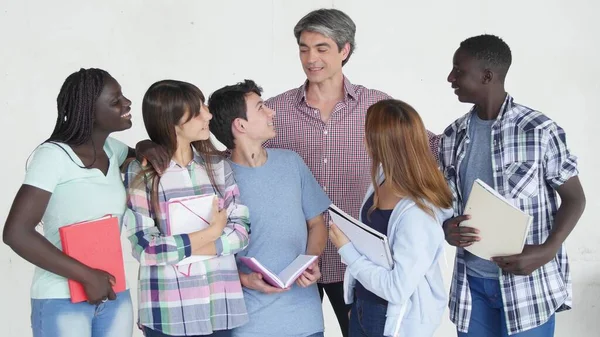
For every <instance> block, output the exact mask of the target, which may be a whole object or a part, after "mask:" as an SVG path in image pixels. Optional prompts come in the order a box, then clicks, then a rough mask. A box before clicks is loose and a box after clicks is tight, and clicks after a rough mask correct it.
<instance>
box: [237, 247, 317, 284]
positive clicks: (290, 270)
mask: <svg viewBox="0 0 600 337" xmlns="http://www.w3.org/2000/svg"><path fill="white" fill-rule="evenodd" d="M316 260H317V256H315V255H298V257H297V258H296V259H295V260H294V261H292V263H290V264H289V265H288V266H287V267H285V269H284V270H282V271H281V272H280V273H279V274H275V273H274V272H272V271H271V270H269V269H268V268H267V267H265V266H263V265H262V264H261V263H260V262H259V261H258V260H257V259H255V258H253V257H245V256H244V257H240V261H242V262H243V263H244V264H245V265H247V266H248V268H250V269H251V270H252V271H254V272H256V273H259V274H261V275H262V276H263V280H265V282H267V283H269V284H270V285H272V286H274V287H276V288H281V289H285V288H288V287H289V286H291V285H292V284H293V283H294V282H296V280H297V279H298V277H300V275H302V273H303V272H304V271H305V270H306V269H307V268H308V267H309V266H310V265H311V264H313V263H314V262H315V261H316Z"/></svg>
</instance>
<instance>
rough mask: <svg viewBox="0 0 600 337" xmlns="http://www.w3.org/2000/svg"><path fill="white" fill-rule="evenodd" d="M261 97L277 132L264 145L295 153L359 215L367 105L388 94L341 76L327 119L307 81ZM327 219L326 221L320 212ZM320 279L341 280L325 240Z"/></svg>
mask: <svg viewBox="0 0 600 337" xmlns="http://www.w3.org/2000/svg"><path fill="white" fill-rule="evenodd" d="M307 83H308V82H305V83H304V84H303V85H302V86H300V87H299V88H296V89H292V90H289V91H286V92H284V93H282V94H280V95H278V96H275V97H272V98H270V99H268V100H267V101H266V104H267V106H269V108H271V109H274V110H275V112H276V114H275V118H274V124H275V127H276V129H277V136H276V137H275V138H273V139H270V140H269V141H267V142H266V143H265V146H266V147H270V148H282V149H288V150H292V151H295V152H296V153H298V154H299V155H300V157H302V159H303V160H304V162H305V163H306V165H307V166H308V167H309V168H310V170H311V171H312V173H313V175H314V176H315V178H316V179H317V181H318V182H319V184H320V185H321V186H322V187H323V190H324V191H325V193H327V196H328V197H329V199H331V201H332V202H333V203H334V204H336V205H337V206H338V207H340V208H341V209H342V210H343V211H344V212H347V213H348V214H350V215H352V216H353V217H355V218H356V219H358V215H359V212H360V206H361V204H362V200H363V198H364V196H365V193H366V192H367V187H368V186H369V184H370V182H371V180H370V170H371V161H370V159H369V156H368V155H367V152H366V149H365V147H364V143H363V142H364V140H363V139H364V135H365V116H366V113H367V109H368V108H369V107H370V106H371V105H373V104H375V103H377V102H379V101H381V100H384V99H389V98H391V97H390V96H389V95H387V94H385V93H383V92H381V91H377V90H373V89H367V88H365V87H363V86H361V85H354V84H352V83H350V81H349V80H348V79H347V78H346V77H344V92H345V95H344V99H343V100H342V101H340V102H338V103H337V104H336V105H335V107H334V108H333V111H332V113H331V117H330V118H329V120H328V121H327V123H325V122H323V121H322V120H321V114H320V112H319V110H318V109H316V108H313V107H311V106H310V105H308V103H307V102H306V85H307ZM428 133H429V137H430V146H431V148H432V149H435V150H436V151H434V153H437V148H438V138H437V137H436V136H435V135H434V134H432V133H430V132H428ZM325 216H326V219H325V220H326V223H327V224H328V223H329V219H328V214H327V213H325ZM319 264H320V265H319V267H320V269H321V273H322V275H323V276H322V278H321V280H319V282H321V283H333V282H342V281H343V279H344V271H345V265H343V264H342V262H341V260H340V256H339V254H338V253H337V249H336V248H335V246H334V245H333V244H332V243H331V241H329V240H328V241H327V245H326V247H325V251H324V252H323V254H322V255H321V259H320V261H319Z"/></svg>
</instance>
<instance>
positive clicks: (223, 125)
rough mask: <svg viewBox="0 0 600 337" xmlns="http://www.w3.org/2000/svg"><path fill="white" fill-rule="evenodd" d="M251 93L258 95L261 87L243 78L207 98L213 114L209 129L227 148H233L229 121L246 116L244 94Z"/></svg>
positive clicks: (245, 117)
mask: <svg viewBox="0 0 600 337" xmlns="http://www.w3.org/2000/svg"><path fill="white" fill-rule="evenodd" d="M251 93H255V94H257V95H258V96H260V95H261V93H262V88H261V87H259V86H258V85H257V84H256V83H254V81H252V80H244V82H239V83H237V84H234V85H228V86H225V87H223V88H221V89H219V90H217V91H215V92H213V93H212V95H210V97H209V98H208V108H209V110H210V113H211V114H212V115H213V118H212V119H211V120H210V131H211V132H212V133H213V135H215V137H216V138H217V139H218V140H219V141H220V142H221V143H223V145H225V146H226V147H227V148H228V149H233V148H235V143H234V138H233V132H232V131H231V123H233V121H234V120H235V119H236V118H243V119H247V118H248V117H247V115H246V96H247V95H248V94H251Z"/></svg>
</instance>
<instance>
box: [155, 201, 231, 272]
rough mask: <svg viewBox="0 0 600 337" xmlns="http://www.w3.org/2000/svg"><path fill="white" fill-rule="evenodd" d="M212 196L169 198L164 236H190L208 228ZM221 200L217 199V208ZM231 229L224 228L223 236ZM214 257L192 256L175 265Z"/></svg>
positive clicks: (210, 217)
mask: <svg viewBox="0 0 600 337" xmlns="http://www.w3.org/2000/svg"><path fill="white" fill-rule="evenodd" d="M214 198H217V196H216V195H215V194H214V193H213V194H203V195H193V196H189V197H182V198H171V199H169V201H168V202H167V230H168V232H167V233H165V235H177V234H190V233H193V232H196V231H200V230H203V229H206V228H208V226H210V221H211V219H212V207H213V200H214ZM222 207H223V200H222V199H219V208H222ZM232 231H233V230H232V229H231V228H228V227H225V228H224V229H223V232H224V233H225V234H229V233H231V232H232ZM214 257H215V256H214V255H192V256H190V257H188V258H185V259H183V260H181V261H179V262H178V263H177V265H178V266H182V265H189V264H191V263H193V262H198V261H202V260H207V259H211V258H214Z"/></svg>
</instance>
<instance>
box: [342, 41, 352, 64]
mask: <svg viewBox="0 0 600 337" xmlns="http://www.w3.org/2000/svg"><path fill="white" fill-rule="evenodd" d="M348 54H350V43H348V42H346V44H345V45H344V48H342V55H343V57H344V59H343V61H346V59H347V58H348Z"/></svg>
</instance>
